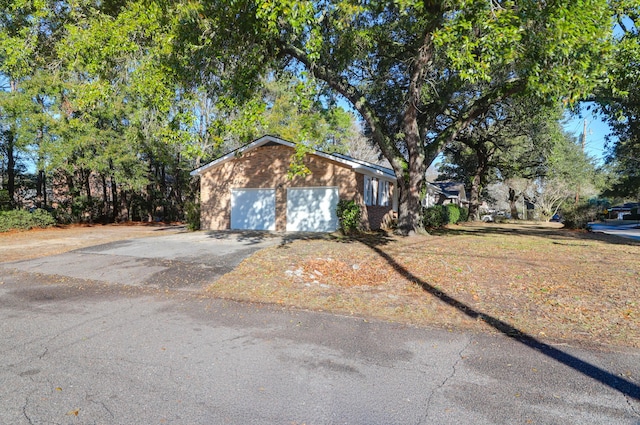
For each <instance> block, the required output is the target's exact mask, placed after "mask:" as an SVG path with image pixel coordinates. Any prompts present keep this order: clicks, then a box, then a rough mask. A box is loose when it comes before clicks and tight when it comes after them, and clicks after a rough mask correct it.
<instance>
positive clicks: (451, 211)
mask: <svg viewBox="0 0 640 425" xmlns="http://www.w3.org/2000/svg"><path fill="white" fill-rule="evenodd" d="M447 221H448V223H449V224H457V223H458V222H459V221H460V207H459V206H457V205H456V204H447Z"/></svg>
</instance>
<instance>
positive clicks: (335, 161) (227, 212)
mask: <svg viewBox="0 0 640 425" xmlns="http://www.w3.org/2000/svg"><path fill="white" fill-rule="evenodd" d="M294 153H295V144H294V143H291V142H288V141H286V140H283V139H280V138H278V137H274V136H263V137H261V138H259V139H257V140H255V141H253V142H251V143H249V144H247V145H245V146H243V147H241V148H239V149H237V150H235V151H233V152H230V153H228V154H226V155H224V156H222V157H220V158H218V159H216V160H214V161H212V162H210V163H208V164H206V165H204V166H202V167H200V168H198V169H197V170H194V171H193V172H192V173H191V175H193V176H199V177H200V209H201V213H200V214H201V228H203V229H210V230H223V229H238V230H242V229H246V230H273V231H309V232H332V231H334V230H336V229H337V228H338V218H337V216H336V206H337V204H338V201H339V200H341V199H346V200H355V201H356V202H357V203H358V204H360V205H361V206H362V212H363V217H362V225H363V226H364V227H367V228H370V229H379V228H382V227H384V226H385V223H387V222H389V221H390V220H391V219H392V218H393V217H394V216H395V214H396V212H397V210H398V195H397V191H396V190H395V187H396V177H395V174H394V172H393V170H391V169H389V168H386V167H381V166H379V165H376V164H372V163H369V162H366V161H361V160H358V159H355V158H351V157H349V156H346V155H340V154H329V153H325V152H320V151H316V150H314V151H311V152H310V153H307V154H306V155H305V157H304V164H305V165H306V166H307V168H308V169H309V171H310V172H311V173H310V174H308V175H306V176H294V177H293V178H290V177H289V176H288V175H287V172H288V171H289V165H290V163H291V158H292V156H293V155H294Z"/></svg>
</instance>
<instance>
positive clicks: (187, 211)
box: [184, 201, 200, 231]
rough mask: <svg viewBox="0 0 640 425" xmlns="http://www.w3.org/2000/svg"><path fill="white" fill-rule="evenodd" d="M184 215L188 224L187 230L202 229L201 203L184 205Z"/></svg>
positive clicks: (188, 202)
mask: <svg viewBox="0 0 640 425" xmlns="http://www.w3.org/2000/svg"><path fill="white" fill-rule="evenodd" d="M184 215H185V219H186V222H187V230H191V231H195V230H199V229H200V203H199V202H193V201H187V202H186V203H185V204H184Z"/></svg>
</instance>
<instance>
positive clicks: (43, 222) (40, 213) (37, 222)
mask: <svg viewBox="0 0 640 425" xmlns="http://www.w3.org/2000/svg"><path fill="white" fill-rule="evenodd" d="M31 221H32V223H33V227H51V226H53V225H55V224H56V220H55V219H54V218H53V215H51V213H49V212H48V211H47V210H43V209H42V208H38V209H37V210H35V211H34V212H32V213H31Z"/></svg>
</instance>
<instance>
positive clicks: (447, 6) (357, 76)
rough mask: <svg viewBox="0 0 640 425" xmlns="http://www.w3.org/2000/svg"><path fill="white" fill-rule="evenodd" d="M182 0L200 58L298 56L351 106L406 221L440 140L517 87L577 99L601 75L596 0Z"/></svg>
mask: <svg viewBox="0 0 640 425" xmlns="http://www.w3.org/2000/svg"><path fill="white" fill-rule="evenodd" d="M188 4H189V5H190V6H191V9H190V10H189V11H188V13H187V14H186V15H185V18H184V21H185V22H186V23H187V25H184V26H182V27H181V34H182V36H181V37H178V38H177V39H176V40H179V45H178V47H180V46H182V45H184V44H185V41H189V42H190V44H189V46H190V48H191V49H194V50H195V51H197V52H199V56H198V58H199V59H201V60H200V61H199V62H198V66H199V67H200V66H207V65H209V66H211V65H210V60H211V59H209V58H216V57H218V56H219V52H220V49H221V48H225V49H230V51H232V52H233V53H232V57H233V58H234V59H236V60H237V61H239V62H245V63H247V62H249V66H247V67H245V68H243V69H244V75H248V76H251V75H252V74H253V73H256V72H259V71H260V70H259V69H257V68H256V64H257V63H262V62H263V61H264V60H268V59H272V60H274V61H280V63H281V64H284V65H286V64H288V65H289V66H293V67H298V68H300V67H302V68H304V69H306V70H307V71H308V72H309V74H310V75H312V76H314V77H315V78H317V79H318V80H320V81H322V82H324V83H325V84H326V85H327V86H328V87H329V88H330V89H331V90H333V91H334V92H335V93H338V94H339V95H341V96H342V97H343V98H344V99H346V101H348V102H349V103H350V104H351V106H352V107H353V108H354V109H355V110H356V111H358V113H359V114H360V116H361V118H362V119H363V121H364V122H365V123H366V127H367V128H366V130H367V131H368V134H369V136H370V137H371V138H372V139H373V140H374V141H375V143H376V144H377V145H378V146H379V147H380V149H381V151H382V152H383V154H384V156H385V157H386V158H387V159H388V160H389V162H390V163H391V165H392V167H393V168H394V170H395V171H396V174H397V176H398V178H399V189H400V212H399V223H398V224H399V228H400V230H401V231H402V232H404V233H406V232H408V231H410V230H413V229H414V228H416V227H418V226H419V223H420V218H419V216H420V211H419V197H420V193H421V190H422V186H423V184H424V174H425V171H426V169H427V167H428V166H429V164H430V163H431V162H432V161H433V159H434V158H435V157H436V156H437V155H438V153H439V152H440V151H441V150H442V149H443V147H444V146H446V145H447V144H448V143H450V142H452V141H453V140H454V139H455V138H456V136H457V135H458V133H459V132H460V131H461V130H463V129H465V128H466V127H467V126H469V125H470V123H471V122H473V120H474V119H476V118H477V117H478V116H480V115H481V114H483V113H485V112H486V111H487V110H488V109H489V108H490V106H491V105H492V104H494V103H496V102H500V101H502V100H504V99H507V98H509V97H511V96H514V95H517V94H519V93H524V92H526V93H528V94H530V95H536V96H537V97H538V99H540V101H541V102H547V101H557V100H561V99H562V100H564V101H565V102H571V101H574V100H577V99H579V98H580V96H581V95H582V94H583V93H586V92H588V91H589V90H590V89H591V88H592V87H593V85H594V84H595V83H596V82H597V80H598V79H599V78H601V77H602V75H603V64H602V63H601V61H599V60H598V57H599V56H600V55H601V54H602V52H603V51H604V50H606V48H607V46H608V44H607V43H608V37H609V34H610V27H611V25H610V15H609V13H608V12H609V11H608V8H607V2H606V1H603V0H591V1H586V2H573V1H559V2H553V3H547V2H537V1H486V0H471V1H469V0H466V1H445V2H440V1H437V2H435V1H410V0H403V1H397V2H377V1H374V2H366V3H359V2H358V3H356V2H351V1H347V0H340V1H320V2H318V1H310V0H309V1H293V0H283V1H271V0H255V1H248V0H246V1H243V0H239V1H234V2H230V3H228V4H227V5H226V6H225V7H220V6H219V3H218V2H200V3H197V4H196V5H194V4H193V3H188ZM229 18H231V20H232V21H234V22H236V23H237V24H238V25H237V27H234V30H236V32H234V34H229V33H228V30H227V29H226V28H225V26H224V25H223V22H227V20H228V19H229ZM238 38H240V42H238V41H237V39H238ZM234 40H235V41H234ZM229 43H231V45H230V44H229ZM236 63H238V62H234V64H236Z"/></svg>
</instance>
